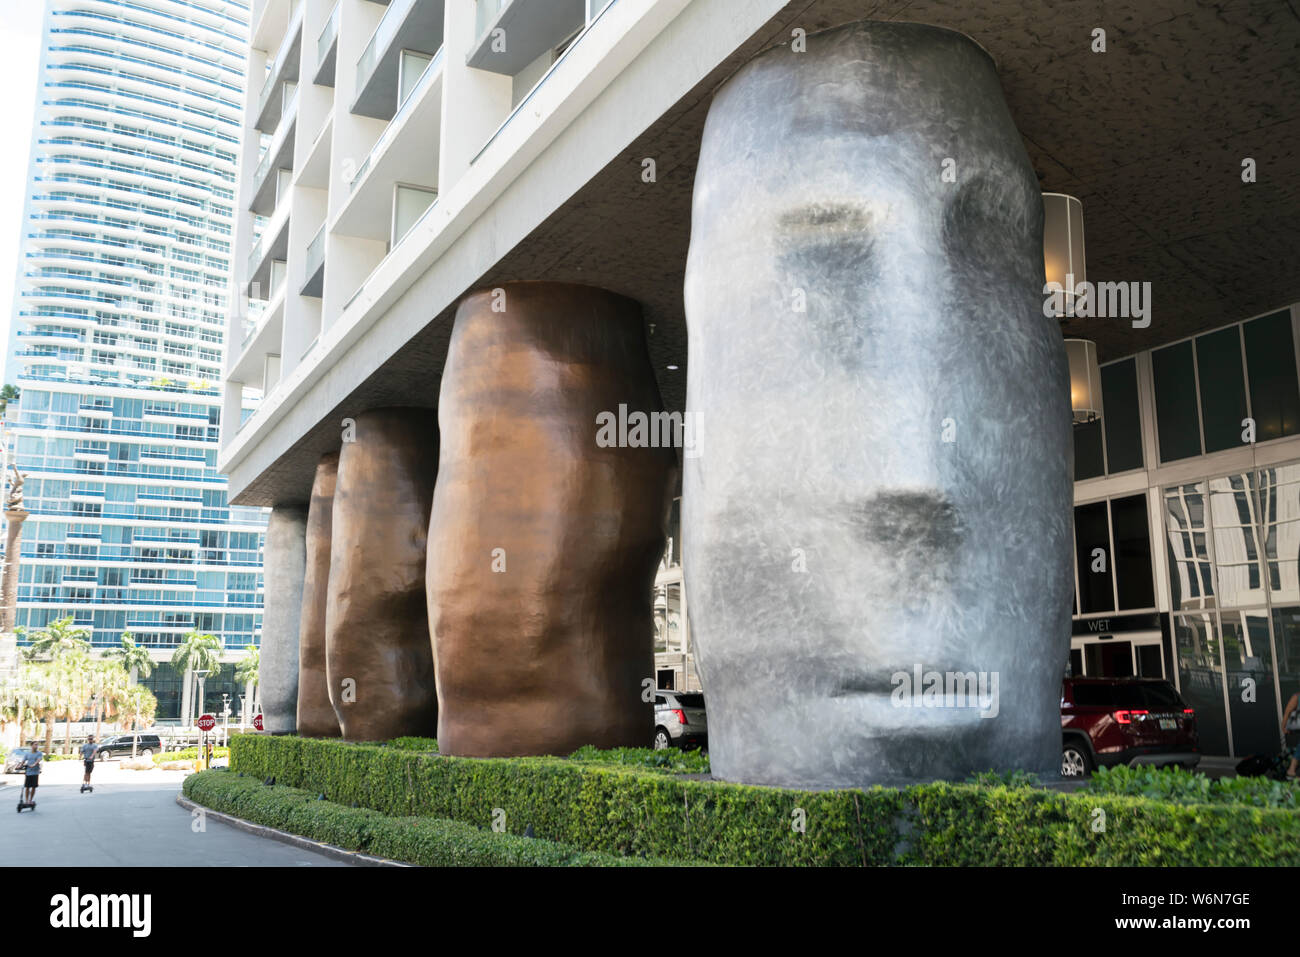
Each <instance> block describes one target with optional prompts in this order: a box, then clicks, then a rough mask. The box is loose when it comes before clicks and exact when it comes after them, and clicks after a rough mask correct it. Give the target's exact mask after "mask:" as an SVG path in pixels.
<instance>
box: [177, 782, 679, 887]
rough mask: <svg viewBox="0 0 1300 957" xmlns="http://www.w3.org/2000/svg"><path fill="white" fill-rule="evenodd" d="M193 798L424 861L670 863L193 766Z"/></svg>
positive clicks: (329, 840)
mask: <svg viewBox="0 0 1300 957" xmlns="http://www.w3.org/2000/svg"><path fill="white" fill-rule="evenodd" d="M183 790H184V793H185V796H186V797H188V798H189V799H190V800H192V801H194V802H195V803H196V804H201V805H203V806H204V807H208V808H211V809H212V810H214V811H222V812H224V813H226V814H232V815H234V816H236V817H239V818H242V819H244V820H248V821H252V822H253V823H255V824H263V825H266V826H267V827H273V828H276V829H277V830H281V831H288V832H290V833H291V834H297V835H300V836H302V837H307V838H310V839H312V840H314V841H322V842H324V843H326V844H333V845H335V846H336V847H342V848H344V849H346V850H350V851H362V852H364V853H367V854H372V855H375V856H377V857H386V858H389V859H390V860H396V861H405V862H408V863H412V864H421V865H424V866H428V867H447V866H452V867H611V866H627V865H633V866H635V865H645V864H650V865H654V864H665V863H671V862H659V861H647V860H641V859H636V858H624V857H615V856H612V855H608V854H594V853H590V852H583V851H579V850H577V849H575V848H573V847H569V846H567V845H564V844H558V843H555V842H553V841H544V840H537V839H535V838H527V837H517V836H515V835H513V834H498V833H495V832H493V831H491V830H485V829H480V828H476V827H472V826H471V825H468V824H461V823H459V822H457V821H445V820H439V819H437V818H428V817H389V816H388V815H385V814H380V813H379V812H378V811H374V810H371V809H369V808H353V807H343V806H342V805H339V804H335V803H333V802H331V801H320V800H316V799H315V798H314V797H313V796H312V794H311V792H309V791H303V790H301V789H299V788H290V787H285V786H283V785H279V784H277V785H273V786H270V787H268V786H267V785H264V784H262V783H261V782H260V781H257V780H254V779H253V778H247V777H239V776H238V775H234V774H231V773H229V772H227V771H220V770H215V769H214V770H211V771H199V772H198V773H196V774H191V775H190V776H189V777H187V778H186V779H185V783H184V785H183Z"/></svg>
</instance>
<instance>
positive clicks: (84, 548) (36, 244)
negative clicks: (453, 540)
mask: <svg viewBox="0 0 1300 957" xmlns="http://www.w3.org/2000/svg"><path fill="white" fill-rule="evenodd" d="M247 41H248V4H247V3H245V2H241V0H49V2H48V3H47V6H46V12H45V21H44V28H43V31H42V37H41V52H40V75H39V80H38V87H37V104H36V111H35V122H34V127H33V134H32V149H31V163H30V172H29V174H28V186H27V198H26V209H25V214H24V219H23V225H22V242H21V245H20V249H21V254H20V257H19V260H18V278H17V282H16V286H15V297H14V314H13V328H12V330H11V334H10V342H9V350H8V352H9V355H8V365H7V370H6V375H5V381H6V382H8V383H11V384H13V385H16V386H17V387H18V388H19V389H21V398H20V399H19V400H18V401H17V402H16V403H15V402H11V403H10V405H9V409H8V412H7V419H8V422H9V425H10V427H11V431H12V433H13V444H14V450H13V454H14V458H15V460H16V463H17V466H18V468H19V469H20V470H21V471H22V473H24V474H25V476H26V484H25V487H24V492H25V498H26V507H27V508H28V509H29V510H30V512H31V517H30V518H29V519H28V520H27V522H26V524H25V526H24V529H23V539H22V548H21V571H20V576H19V588H18V608H17V615H16V619H17V625H18V626H20V627H21V626H26V627H27V628H29V629H37V628H41V627H43V626H45V625H47V624H48V623H49V622H50V621H52V620H54V619H58V618H61V617H64V616H69V615H70V616H72V618H73V619H74V620H75V622H76V624H77V625H79V626H81V627H83V628H85V629H87V630H88V631H90V632H91V633H92V635H93V643H94V645H95V646H96V647H98V648H103V647H109V646H113V645H116V644H117V643H118V641H119V636H120V635H121V634H122V633H123V632H130V633H131V634H132V635H133V636H134V637H135V640H136V641H137V642H138V643H140V644H141V645H143V646H145V647H147V648H148V649H150V651H151V652H152V654H153V657H154V658H155V659H157V660H158V661H159V662H160V666H159V667H158V668H157V669H156V670H155V672H154V674H153V675H152V676H151V677H150V678H148V679H146V682H145V683H146V684H149V685H151V686H153V688H154V690H155V693H156V694H157V695H158V698H159V712H158V717H159V719H160V720H168V719H176V718H178V717H179V716H180V715H181V714H182V712H183V709H184V707H186V706H188V704H189V701H188V700H183V699H187V698H188V695H187V694H186V692H185V688H186V687H187V686H188V683H187V682H185V681H184V676H182V675H176V674H174V673H173V672H172V669H171V668H170V666H169V665H167V664H165V662H166V660H167V659H168V658H169V657H170V655H171V649H172V648H173V647H174V646H175V645H176V644H177V642H178V641H179V640H180V638H181V636H182V635H183V634H184V633H185V632H187V631H189V630H191V629H197V630H198V631H200V632H205V633H211V634H214V635H217V636H219V637H220V638H221V639H222V641H223V644H224V646H225V649H226V653H225V656H224V657H225V658H226V659H230V660H228V661H227V662H226V663H225V664H224V665H223V667H222V670H221V673H220V674H218V675H210V676H209V677H208V679H207V682H206V697H207V701H206V704H207V705H209V706H211V705H212V704H213V702H214V701H215V702H216V703H217V704H218V705H219V704H220V702H221V694H222V692H223V691H225V692H228V693H232V699H233V700H234V701H235V703H236V706H238V703H239V699H238V693H239V692H242V691H243V690H244V688H243V687H242V686H241V687H238V688H236V687H235V686H234V683H233V674H232V672H233V665H232V664H231V661H233V659H235V658H237V657H239V656H240V655H242V653H243V649H244V647H245V646H246V645H249V644H256V643H257V642H258V641H259V638H260V635H259V630H260V622H261V605H262V595H261V559H262V545H263V529H264V526H265V519H264V516H263V514H262V512H261V510H260V509H257V508H239V507H233V508H232V507H231V506H230V505H229V503H228V502H227V483H226V479H225V477H224V476H222V475H220V474H219V473H218V471H217V447H218V434H219V431H220V430H221V428H222V427H223V426H224V425H226V424H227V423H224V422H222V409H221V399H220V381H221V375H222V362H223V358H224V355H225V349H226V345H227V343H226V341H225V329H226V322H227V317H226V313H227V310H228V309H229V308H231V306H232V304H231V303H230V301H229V281H230V278H229V277H230V267H231V259H232V226H233V222H234V202H235V188H236V176H237V170H238V158H239V142H240V129H241V111H242V108H243V91H244V85H245V68H246V60H247ZM236 305H237V304H236ZM240 411H241V410H239V409H238V408H236V410H235V414H236V415H238V414H239V413H240ZM232 424H233V425H235V426H237V425H238V423H237V422H236V423H232Z"/></svg>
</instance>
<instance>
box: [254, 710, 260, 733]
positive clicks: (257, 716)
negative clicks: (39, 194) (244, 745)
mask: <svg viewBox="0 0 1300 957" xmlns="http://www.w3.org/2000/svg"><path fill="white" fill-rule="evenodd" d="M253 727H254V728H256V729H257V730H258V731H261V730H262V716H261V715H260V714H255V715H253Z"/></svg>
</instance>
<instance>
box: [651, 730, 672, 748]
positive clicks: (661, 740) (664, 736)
mask: <svg viewBox="0 0 1300 957" xmlns="http://www.w3.org/2000/svg"><path fill="white" fill-rule="evenodd" d="M670 744H672V742H671V741H669V739H668V732H667V731H665V730H664V729H663V728H655V750H656V751H662V750H664V748H667V747H668V746H669V745H670Z"/></svg>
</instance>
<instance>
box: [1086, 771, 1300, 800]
mask: <svg viewBox="0 0 1300 957" xmlns="http://www.w3.org/2000/svg"><path fill="white" fill-rule="evenodd" d="M1087 786H1088V790H1089V791H1090V792H1092V793H1094V794H1130V795H1133V796H1136V797H1146V798H1152V799H1154V800H1157V801H1168V802H1170V803H1171V804H1249V805H1252V806H1254V807H1280V808H1291V809H1300V800H1298V799H1300V789H1298V788H1297V787H1296V785H1295V783H1294V782H1292V781H1274V780H1273V779H1272V778H1267V777H1255V778H1246V777H1227V778H1217V779H1215V778H1209V777H1206V776H1205V775H1204V774H1200V773H1198V772H1196V771H1188V770H1186V769H1185V768H1179V767H1164V768H1157V767H1154V766H1152V765H1149V764H1147V765H1139V766H1138V767H1135V768H1130V767H1127V766H1126V765H1118V766H1116V767H1113V768H1098V769H1097V771H1096V773H1094V774H1093V775H1092V777H1091V778H1089V779H1088V785H1087Z"/></svg>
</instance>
